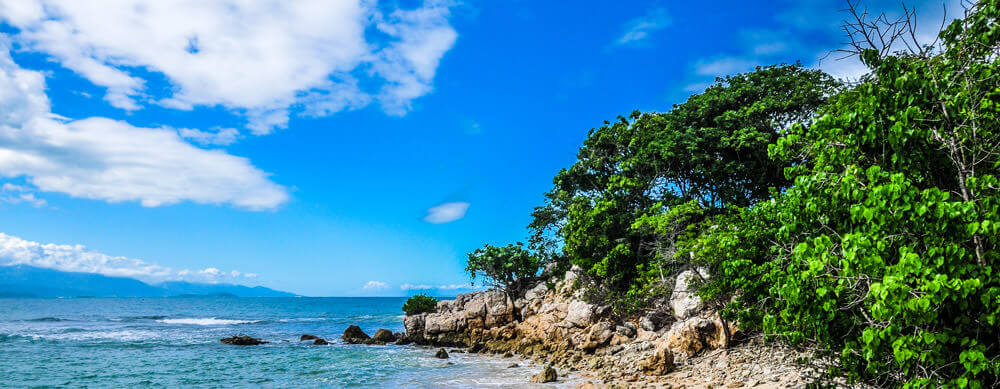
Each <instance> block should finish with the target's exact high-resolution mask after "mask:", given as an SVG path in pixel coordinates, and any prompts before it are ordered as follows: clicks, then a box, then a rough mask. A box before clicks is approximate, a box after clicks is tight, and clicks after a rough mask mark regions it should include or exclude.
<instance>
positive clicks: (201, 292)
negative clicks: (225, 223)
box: [0, 265, 296, 297]
mask: <svg viewBox="0 0 1000 389" xmlns="http://www.w3.org/2000/svg"><path fill="white" fill-rule="evenodd" d="M184 296H236V297H294V296H296V295H295V294H293V293H288V292H282V291H278V290H274V289H270V288H265V287H263V286H254V287H249V286H243V285H233V284H198V283H192V282H183V281H171V282H164V283H160V284H153V285H150V284H147V283H145V282H142V281H139V280H136V279H132V278H125V277H108V276H105V275H101V274H93V273H72V272H64V271H58V270H52V269H44V268H39V267H33V266H25V265H15V266H0V297H184Z"/></svg>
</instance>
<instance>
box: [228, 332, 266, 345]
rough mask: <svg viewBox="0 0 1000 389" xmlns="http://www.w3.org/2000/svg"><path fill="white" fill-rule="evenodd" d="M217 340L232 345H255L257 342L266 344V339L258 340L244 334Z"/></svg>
mask: <svg viewBox="0 0 1000 389" xmlns="http://www.w3.org/2000/svg"><path fill="white" fill-rule="evenodd" d="M219 341H220V342H222V343H225V344H231V345H234V346H256V345H259V344H267V342H266V341H263V340H260V339H257V338H251V337H249V336H246V335H242V336H233V337H229V338H222V339H220V340H219Z"/></svg>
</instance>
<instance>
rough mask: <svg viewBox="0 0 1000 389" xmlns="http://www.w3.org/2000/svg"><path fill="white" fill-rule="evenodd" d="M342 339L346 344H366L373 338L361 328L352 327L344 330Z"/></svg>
mask: <svg viewBox="0 0 1000 389" xmlns="http://www.w3.org/2000/svg"><path fill="white" fill-rule="evenodd" d="M340 339H342V340H343V341H344V343H349V344H366V343H368V342H369V341H371V339H372V338H371V337H370V336H368V334H366V333H365V332H364V331H362V330H361V327H358V326H356V325H351V326H348V327H347V329H346V330H344V335H343V336H341V337H340Z"/></svg>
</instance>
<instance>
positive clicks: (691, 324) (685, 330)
mask: <svg viewBox="0 0 1000 389" xmlns="http://www.w3.org/2000/svg"><path fill="white" fill-rule="evenodd" d="M715 336H716V327H715V323H714V322H712V321H711V320H708V319H704V318H700V317H695V318H691V319H688V320H685V321H680V322H677V323H674V325H673V326H671V327H670V330H669V331H667V333H666V334H665V339H666V344H667V346H668V347H669V348H670V351H672V352H673V353H674V354H675V355H677V356H680V357H682V358H690V357H692V356H694V355H696V354H698V353H699V352H701V351H702V350H705V349H708V348H711V345H712V342H713V338H714V337H715Z"/></svg>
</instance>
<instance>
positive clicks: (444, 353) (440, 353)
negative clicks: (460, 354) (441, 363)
mask: <svg viewBox="0 0 1000 389" xmlns="http://www.w3.org/2000/svg"><path fill="white" fill-rule="evenodd" d="M434 357H435V358H441V359H448V352H447V351H444V349H443V348H442V349H439V350H438V352H437V353H436V354H434Z"/></svg>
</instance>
